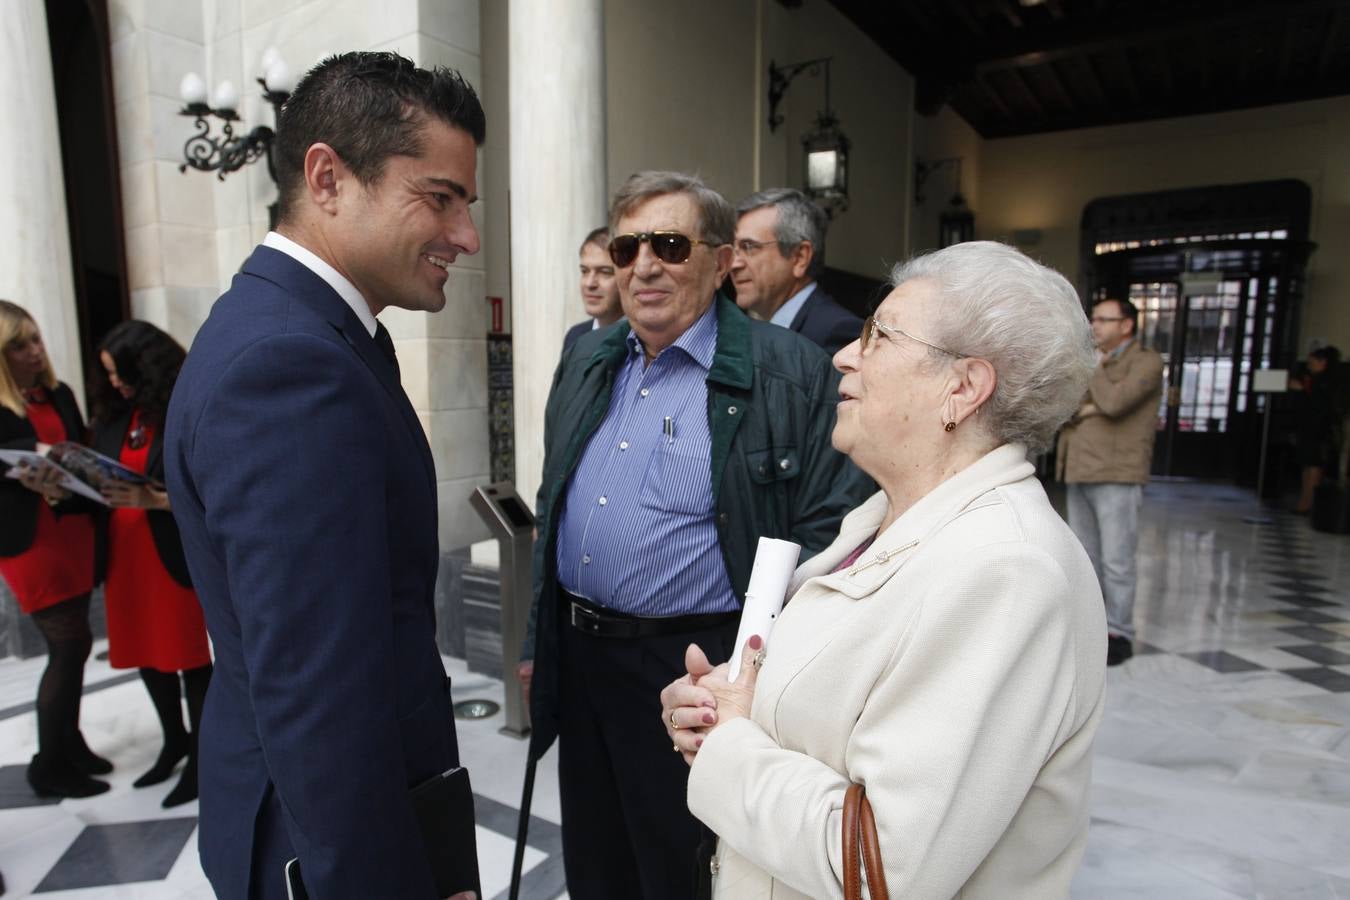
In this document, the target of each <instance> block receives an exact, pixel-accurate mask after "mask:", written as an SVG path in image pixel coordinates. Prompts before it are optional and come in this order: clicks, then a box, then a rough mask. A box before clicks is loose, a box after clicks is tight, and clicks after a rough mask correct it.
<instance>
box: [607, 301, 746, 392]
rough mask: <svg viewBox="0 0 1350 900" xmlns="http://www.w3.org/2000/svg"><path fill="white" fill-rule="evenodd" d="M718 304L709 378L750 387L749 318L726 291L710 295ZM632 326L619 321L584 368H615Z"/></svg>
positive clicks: (618, 364)
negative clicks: (601, 366)
mask: <svg viewBox="0 0 1350 900" xmlns="http://www.w3.org/2000/svg"><path fill="white" fill-rule="evenodd" d="M713 303H715V304H716V305H717V351H716V352H715V353H714V354H713V364H712V368H711V369H709V370H708V381H710V382H716V383H717V384H724V385H726V386H727V387H736V388H743V389H744V388H749V387H750V386H751V385H752V384H753V383H754V378H755V365H754V360H753V359H752V358H751V348H750V319H749V318H748V317H747V316H746V314H745V313H743V312H741V309H740V307H738V306H737V305H736V304H735V303H733V302H732V301H731V300H730V299H729V298H728V297H727V296H726V295H725V294H723V293H722V292H721V291H718V292H717V293H716V295H714V296H713ZM631 330H632V326H631V325H630V324H629V323H628V320H627V319H623V320H621V321H620V322H619V323H618V325H617V326H615V328H614V330H613V331H611V332H610V333H609V334H608V335H606V337H605V339H604V340H603V341H602V342H601V343H600V346H599V347H596V348H595V352H594V353H592V354H591V358H590V359H589V360H588V361H587V363H586V370H587V371H588V372H589V371H590V370H591V368H593V367H594V366H597V365H604V366H608V367H609V368H611V369H615V368H618V367H619V366H620V365H621V364H622V363H623V360H624V359H625V358H626V357H627V355H628V332H629V331H631Z"/></svg>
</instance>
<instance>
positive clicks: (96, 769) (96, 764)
mask: <svg viewBox="0 0 1350 900" xmlns="http://www.w3.org/2000/svg"><path fill="white" fill-rule="evenodd" d="M66 759H68V760H70V762H71V764H72V765H73V766H75V768H77V769H79V770H80V771H81V772H83V773H84V774H86V775H107V774H108V773H109V772H111V771H112V770H113V764H112V763H110V762H108V760H106V759H104V758H103V757H101V756H99V755H98V754H97V753H95V752H94V751H93V750H90V749H89V745H88V744H86V743H85V742H84V735H82V734H80V732H79V731H78V730H77V731H76V732H75V736H74V737H73V738H72V739H71V742H70V746H69V748H68V749H67V750H66Z"/></svg>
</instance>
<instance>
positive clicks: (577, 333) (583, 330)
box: [563, 319, 595, 353]
mask: <svg viewBox="0 0 1350 900" xmlns="http://www.w3.org/2000/svg"><path fill="white" fill-rule="evenodd" d="M594 330H595V320H594V319H587V320H586V321H584V322H578V323H577V324H575V325H573V326H572V327H571V328H569V329H567V334H565V335H563V352H564V353H566V352H567V351H568V350H571V349H572V345H573V344H575V343H576V342H577V341H578V340H580V339H581V336H582V335H583V334H590V333H591V332H592V331H594Z"/></svg>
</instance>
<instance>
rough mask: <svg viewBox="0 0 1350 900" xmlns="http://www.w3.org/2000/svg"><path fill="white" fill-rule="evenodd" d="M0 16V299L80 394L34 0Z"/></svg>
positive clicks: (58, 177)
mask: <svg viewBox="0 0 1350 900" xmlns="http://www.w3.org/2000/svg"><path fill="white" fill-rule="evenodd" d="M4 13H5V14H4V15H3V16H0V135H3V140H0V298H2V299H5V300H11V301H13V302H15V303H17V304H19V305H20V306H22V307H24V308H25V309H27V310H28V311H29V312H30V313H32V315H33V318H34V320H35V321H36V322H37V324H38V327H39V328H40V329H41V330H42V337H43V340H44V341H45V342H46V344H47V352H48V354H49V355H50V356H51V360H52V364H53V365H54V366H55V367H56V372H57V375H58V376H59V377H60V378H61V380H62V381H65V382H66V383H67V384H69V385H70V386H71V388H73V389H74V391H75V396H77V397H82V396H83V395H84V377H83V375H82V374H81V369H80V329H79V319H78V316H77V313H76V308H75V275H74V271H73V269H72V264H71V256H70V228H69V225H68V224H67V220H66V190H65V182H64V180H63V176H62V169H61V138H60V134H59V132H58V131H57V124H56V88H55V85H54V82H53V78H52V58H51V51H50V49H49V46H50V45H49V43H48V39H47V14H46V7H45V4H44V3H43V2H42V0H10V2H8V3H6V4H5V8H4Z"/></svg>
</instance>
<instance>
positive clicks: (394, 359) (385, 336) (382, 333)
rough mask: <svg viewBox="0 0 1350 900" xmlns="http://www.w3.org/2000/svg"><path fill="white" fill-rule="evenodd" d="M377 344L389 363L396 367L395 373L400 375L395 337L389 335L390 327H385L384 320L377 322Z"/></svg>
mask: <svg viewBox="0 0 1350 900" xmlns="http://www.w3.org/2000/svg"><path fill="white" fill-rule="evenodd" d="M375 346H377V347H379V348H380V352H381V353H383V354H384V358H385V359H387V360H389V365H391V366H393V367H394V374H395V375H399V374H400V373H399V370H398V354H397V353H395V352H394V339H393V338H391V337H390V336H389V329H388V328H385V327H384V323H383V322H376V323H375Z"/></svg>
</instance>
